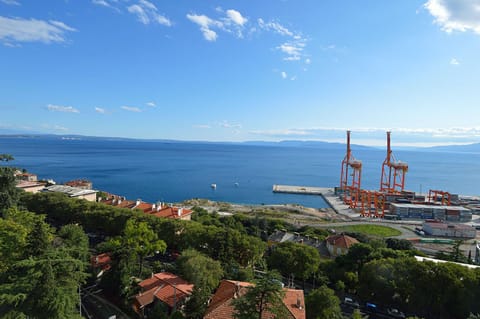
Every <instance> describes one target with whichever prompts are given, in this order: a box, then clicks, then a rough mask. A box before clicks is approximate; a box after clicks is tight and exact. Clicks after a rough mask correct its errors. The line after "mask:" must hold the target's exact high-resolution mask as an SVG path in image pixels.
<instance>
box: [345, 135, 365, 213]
mask: <svg viewBox="0 0 480 319" xmlns="http://www.w3.org/2000/svg"><path fill="white" fill-rule="evenodd" d="M361 178H362V161H359V160H357V159H355V158H354V157H353V155H352V150H351V148H350V131H347V153H346V154H345V157H344V159H343V161H342V170H341V174H340V189H341V190H342V193H343V202H344V203H345V204H347V205H348V206H349V207H350V208H355V207H357V204H358V201H359V199H360V190H361V186H360V185H361Z"/></svg>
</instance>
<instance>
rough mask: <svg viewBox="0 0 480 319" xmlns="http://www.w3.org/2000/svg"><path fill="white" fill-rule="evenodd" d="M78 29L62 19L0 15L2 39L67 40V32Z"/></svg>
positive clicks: (19, 40)
mask: <svg viewBox="0 0 480 319" xmlns="http://www.w3.org/2000/svg"><path fill="white" fill-rule="evenodd" d="M72 31H76V30H75V29H74V28H72V27H70V26H68V25H66V24H65V23H63V22H61V21H55V20H49V21H44V20H36V19H30V20H27V19H21V18H6V17H2V16H0V40H2V41H3V42H6V43H10V42H43V43H51V42H65V34H66V33H67V32H72Z"/></svg>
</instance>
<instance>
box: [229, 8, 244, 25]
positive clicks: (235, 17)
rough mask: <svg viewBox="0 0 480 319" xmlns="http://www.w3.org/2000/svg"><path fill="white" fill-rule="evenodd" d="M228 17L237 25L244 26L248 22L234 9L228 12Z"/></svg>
mask: <svg viewBox="0 0 480 319" xmlns="http://www.w3.org/2000/svg"><path fill="white" fill-rule="evenodd" d="M227 17H228V18H229V19H230V20H231V21H233V22H234V23H236V24H238V25H240V26H243V25H244V24H245V23H247V21H248V19H247V18H245V17H243V16H242V14H241V13H240V12H238V11H237V10H233V9H230V10H227Z"/></svg>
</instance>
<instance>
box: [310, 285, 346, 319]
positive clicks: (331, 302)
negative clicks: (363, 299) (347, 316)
mask: <svg viewBox="0 0 480 319" xmlns="http://www.w3.org/2000/svg"><path fill="white" fill-rule="evenodd" d="M305 308H306V311H307V319H323V318H330V319H342V318H343V317H342V311H341V309H340V300H339V299H338V297H337V296H336V295H335V292H334V291H333V290H332V289H330V288H328V287H327V286H325V285H323V286H321V287H320V288H317V289H315V290H312V291H311V292H310V293H309V294H308V296H307V297H306V299H305Z"/></svg>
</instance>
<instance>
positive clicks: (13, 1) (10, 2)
mask: <svg viewBox="0 0 480 319" xmlns="http://www.w3.org/2000/svg"><path fill="white" fill-rule="evenodd" d="M0 2H2V3H5V4H8V5H10V6H19V5H20V2H18V1H16V0H0Z"/></svg>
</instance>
